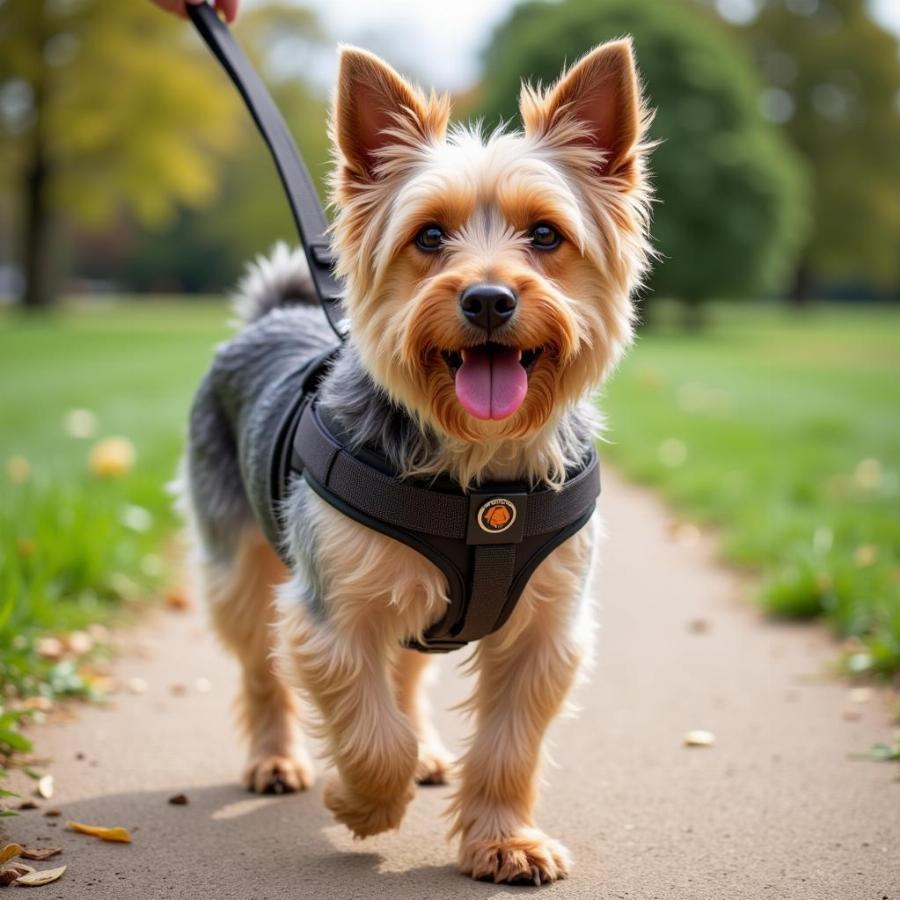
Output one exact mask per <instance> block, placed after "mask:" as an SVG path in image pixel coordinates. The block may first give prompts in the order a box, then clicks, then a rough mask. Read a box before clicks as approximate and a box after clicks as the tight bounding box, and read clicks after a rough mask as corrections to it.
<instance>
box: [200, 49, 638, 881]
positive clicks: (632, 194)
mask: <svg viewBox="0 0 900 900" xmlns="http://www.w3.org/2000/svg"><path fill="white" fill-rule="evenodd" d="M519 104H520V111H521V116H522V121H523V123H524V129H523V131H521V132H519V131H512V130H508V129H507V130H504V129H498V130H496V131H494V132H492V133H491V134H490V135H487V136H485V135H483V134H482V133H481V129H480V128H479V127H462V126H458V125H453V126H448V119H449V114H450V105H449V102H448V99H447V98H446V97H443V96H438V95H436V94H434V93H432V94H431V95H430V96H426V95H425V94H423V93H422V92H421V91H420V90H419V89H418V88H416V87H415V86H413V85H411V84H409V83H408V82H407V81H405V80H404V79H403V78H402V77H401V76H400V75H398V74H397V73H396V72H395V71H394V70H393V69H391V68H390V67H389V66H388V65H387V64H385V63H384V62H382V61H381V60H380V59H378V58H377V57H376V56H373V55H372V54H370V53H367V52H365V51H363V50H358V49H355V48H350V47H345V48H344V49H343V50H342V54H341V62H340V72H339V77H338V86H337V92H336V98H335V101H334V110H333V116H332V123H331V133H332V140H333V144H334V155H335V166H334V173H333V178H332V200H333V204H334V207H335V210H336V216H335V220H334V225H333V235H332V237H333V246H334V251H335V253H336V267H337V272H338V274H339V275H340V276H341V277H342V278H343V281H344V284H345V286H346V296H345V298H344V308H345V311H346V317H347V321H348V323H349V339H348V341H347V342H346V343H345V344H344V345H343V346H342V347H341V349H340V350H339V351H338V352H337V354H336V356H335V357H334V359H333V361H332V363H331V364H330V366H329V367H328V368H327V370H326V372H325V374H324V376H323V377H322V380H321V383H320V385H319V386H318V393H317V403H318V404H319V407H320V408H322V409H323V410H325V411H326V412H327V413H328V415H329V416H330V419H331V421H333V422H335V423H337V427H338V428H339V429H340V430H341V432H342V434H343V435H344V436H345V438H346V440H347V441H348V442H349V443H350V444H351V445H352V446H354V447H357V448H367V449H368V450H370V451H372V452H374V453H375V454H377V455H378V456H379V457H380V458H382V459H384V460H388V461H389V462H390V465H391V467H392V468H393V470H394V471H396V472H397V473H398V474H399V476H400V477H402V478H408V479H412V480H417V481H418V483H422V481H423V480H425V481H426V482H427V480H428V479H436V478H442V479H452V481H453V482H454V483H455V484H456V485H457V486H458V487H459V488H461V489H463V490H467V489H469V488H474V487H477V485H479V484H480V483H482V482H485V481H523V482H525V483H527V484H530V485H532V486H541V487H543V488H547V487H549V488H552V489H556V488H559V487H560V486H561V485H563V483H564V482H565V479H566V475H567V472H568V471H570V470H571V469H572V467H573V466H576V465H577V464H578V463H579V461H580V460H582V459H583V458H584V457H585V454H586V453H588V452H590V448H591V446H592V444H593V441H594V440H595V437H596V426H597V419H596V414H595V409H596V406H595V401H594V399H593V397H592V392H593V391H594V390H595V389H596V388H597V387H598V385H599V384H600V383H601V382H602V381H603V379H604V378H605V376H606V375H607V374H608V373H609V372H610V370H611V369H612V368H613V366H614V365H615V363H616V361H617V360H618V359H619V357H620V355H621V354H622V352H623V350H624V349H625V348H626V347H627V346H628V344H629V343H630V341H631V339H632V327H633V319H634V309H633V304H632V295H633V293H634V291H635V289H636V288H637V287H638V285H639V284H640V282H641V279H642V277H643V276H644V274H645V272H646V270H647V267H648V263H649V261H650V258H651V256H652V251H651V249H650V245H649V239H648V220H649V209H650V202H651V191H650V186H649V183H648V178H647V173H646V166H645V162H646V155H647V148H648V145H647V143H646V142H645V141H644V135H645V131H646V127H647V123H648V121H649V115H648V113H647V110H646V107H645V105H644V103H643V100H642V96H641V89H640V84H639V80H638V77H637V74H636V70H635V66H634V62H633V58H632V51H631V45H630V42H629V41H628V40H618V41H614V42H611V43H607V44H603V45H601V46H599V47H597V48H595V49H594V50H593V51H591V52H590V53H588V54H587V55H586V56H584V57H583V58H582V59H581V60H579V61H578V62H577V63H576V64H575V65H573V66H572V67H571V68H569V69H568V70H567V71H565V72H564V73H563V74H562V76H561V77H560V79H559V80H558V81H557V82H556V83H555V84H554V85H552V86H551V87H549V88H546V89H542V88H540V87H534V86H529V85H524V86H523V88H522V92H521V96H520V100H519ZM473 296H474V297H475V300H474V301H473V299H472V298H473ZM467 298H468V299H467ZM238 308H239V312H240V313H241V317H242V327H241V330H240V331H239V332H238V333H237V334H236V336H235V337H234V338H233V339H232V340H230V341H229V342H228V343H226V344H224V345H223V346H222V347H221V348H220V349H219V350H218V353H217V354H216V357H215V361H214V363H213V365H212V367H211V369H210V370H209V372H208V374H207V376H206V378H205V379H204V381H203V383H202V384H201V387H200V389H199V391H198V394H197V396H196V400H195V403H194V407H193V411H192V414H191V421H190V438H189V446H188V449H187V458H186V464H185V478H184V486H183V494H184V500H185V506H186V507H187V510H188V517H189V522H190V524H191V526H192V527H191V531H192V534H193V537H194V545H195V549H196V556H197V558H198V563H199V567H198V568H199V572H200V575H201V578H202V583H203V588H204V590H205V594H206V596H207V598H208V601H209V607H210V609H211V615H212V619H213V622H214V624H215V627H216V629H217V631H218V633H219V635H220V636H221V638H222V640H223V641H224V643H225V644H226V645H227V647H228V648H230V650H231V651H232V652H233V653H234V654H235V655H236V656H237V658H238V659H239V660H240V662H241V665H242V670H243V679H242V687H241V711H242V719H243V726H244V730H245V731H246V733H247V736H248V737H249V743H250V756H249V764H248V766H247V769H246V773H245V776H244V777H245V780H246V783H247V785H248V786H249V787H250V788H252V789H254V790H257V791H269V792H272V791H274V792H281V791H297V790H302V789H305V788H308V787H309V786H310V785H311V784H312V782H313V766H312V762H311V760H310V756H309V753H308V751H307V749H306V747H305V745H304V738H303V734H302V731H301V722H300V715H299V713H300V709H299V705H298V697H299V696H303V697H305V698H307V699H308V700H309V701H311V704H312V706H313V707H314V709H315V711H316V727H317V734H319V735H320V736H321V737H322V739H323V740H324V742H325V745H326V747H327V752H328V755H329V758H330V760H331V762H333V764H334V767H335V769H336V772H335V774H334V775H333V776H332V777H331V779H330V780H329V781H328V783H327V785H326V787H325V790H324V802H325V804H326V806H327V807H328V809H330V810H331V812H332V813H333V814H334V816H335V818H336V819H337V820H338V821H340V822H342V823H344V824H345V825H346V826H347V827H348V828H349V829H350V830H351V831H352V832H353V834H354V835H356V836H358V837H366V836H368V835H374V834H377V833H379V832H382V831H385V830H387V829H393V828H397V827H398V826H399V825H400V822H401V819H402V818H403V814H404V811H405V810H406V807H407V805H408V804H409V802H410V800H411V799H412V797H413V796H414V786H415V784H416V782H419V783H443V782H444V781H445V780H446V779H448V777H450V775H451V773H452V777H453V780H454V781H456V782H458V783H457V787H456V789H455V793H454V796H453V800H452V806H451V810H450V812H451V814H452V821H453V824H452V834H453V835H454V836H456V837H458V838H459V841H460V848H459V862H460V866H461V868H462V871H463V872H465V873H467V874H469V875H471V876H473V877H475V878H487V879H493V880H494V881H497V882H509V883H517V882H528V883H534V882H549V881H553V880H555V879H558V878H563V877H565V876H566V874H567V873H568V872H569V868H570V860H569V854H568V852H567V851H566V849H565V847H564V846H563V845H562V844H561V843H559V842H558V841H556V840H553V839H551V838H550V837H548V836H547V835H545V834H544V833H543V832H542V831H540V830H539V829H538V828H537V826H536V824H535V821H534V815H533V810H534V805H535V801H536V790H537V781H538V770H539V764H540V759H541V746H542V741H543V736H544V733H545V731H546V729H547V727H548V725H549V724H550V722H551V720H552V719H553V718H554V717H555V716H556V715H557V714H558V713H559V712H560V710H561V708H562V707H563V705H564V703H565V700H566V696H567V694H568V692H569V690H570V688H571V687H572V684H573V682H574V681H575V679H576V674H577V672H578V670H579V667H580V666H581V665H582V664H583V663H584V662H586V661H587V660H588V659H589V658H590V656H591V647H592V632H593V625H592V594H593V591H592V588H591V579H590V571H591V561H592V559H593V556H594V544H595V536H596V531H597V528H596V521H595V520H592V521H591V522H590V523H589V524H588V525H587V526H586V527H584V528H582V529H580V530H579V531H577V532H576V533H575V534H574V535H572V536H571V537H569V538H568V539H567V540H565V541H564V542H563V543H561V544H560V545H559V546H558V547H557V548H556V549H555V550H553V552H552V553H551V554H550V555H549V556H547V558H546V559H544V561H543V562H542V563H541V564H540V565H539V567H538V568H537V569H536V570H535V571H534V572H533V574H532V575H531V577H530V580H529V581H528V583H527V586H526V587H525V589H524V591H523V593H522V595H521V597H520V599H519V601H518V603H517V605H516V606H515V609H514V611H513V612H512V614H511V615H510V617H509V618H508V620H507V621H506V622H505V624H504V625H503V627H502V628H500V629H499V630H498V631H496V632H495V633H493V634H490V635H489V636H487V637H484V638H483V639H482V640H480V641H479V642H478V643H477V644H476V645H475V648H474V652H473V653H472V654H471V658H470V661H469V662H470V666H471V669H472V671H473V673H475V674H476V675H477V684H476V686H475V687H474V689H473V693H472V696H471V698H470V699H469V701H468V705H467V706H468V709H469V710H470V711H471V713H472V718H473V724H474V735H473V737H472V739H471V741H470V742H469V743H468V745H467V749H466V751H465V754H464V755H463V757H462V759H461V760H460V761H459V763H458V766H453V767H452V768H451V760H450V758H449V756H448V753H447V751H446V749H445V747H444V745H443V744H442V742H441V738H440V737H439V735H438V734H437V731H436V730H435V728H434V726H433V724H432V723H431V721H430V719H429V716H428V712H427V706H426V703H425V701H424V698H423V695H422V690H421V684H422V676H423V673H424V671H425V669H426V666H427V665H428V663H429V662H430V660H431V658H432V657H430V656H428V655H426V654H423V653H420V652H418V651H417V650H413V649H408V648H407V645H408V644H409V643H410V642H416V641H421V640H422V639H423V635H424V634H425V632H426V631H427V629H428V628H429V626H431V625H432V624H433V623H434V622H435V621H437V620H439V619H440V618H441V616H442V614H443V612H444V610H445V609H446V606H447V602H448V587H447V580H446V578H445V576H444V574H443V573H442V572H441V570H440V569H439V568H438V567H436V566H435V565H434V564H433V563H432V562H431V561H430V560H429V559H427V558H426V557H425V556H424V555H422V554H421V553H419V552H417V551H416V550H415V549H413V548H412V547H410V546H408V545H406V544H404V543H402V542H400V541H398V540H395V539H394V538H392V537H390V536H388V535H386V534H383V533H380V532H378V531H375V530H373V529H371V528H367V527H366V526H365V525H362V524H360V523H359V522H357V521H354V520H353V519H352V518H350V517H348V516H347V515H345V514H344V513H343V512H341V511H340V510H339V509H337V508H336V507H335V506H333V505H331V504H329V503H327V502H326V501H325V500H323V499H322V498H321V497H320V496H319V494H317V493H316V492H315V491H313V490H312V489H311V488H310V486H309V484H308V483H307V481H306V480H305V479H304V478H302V477H295V478H294V479H293V480H292V481H291V482H290V487H289V490H288V492H287V496H286V497H285V498H284V502H283V503H282V505H281V507H280V527H281V533H282V534H283V536H284V543H283V546H282V547H279V548H273V546H272V543H271V541H270V540H268V539H267V537H266V536H265V534H264V531H263V529H262V528H261V527H260V524H259V520H258V515H257V514H256V513H257V507H258V498H259V497H260V496H262V495H263V494H266V492H267V491H268V490H269V485H268V483H267V479H268V472H267V469H266V460H267V458H268V454H269V453H270V451H271V446H272V440H273V431H274V427H275V423H277V421H278V420H279V417H280V416H281V415H282V414H283V412H284V407H285V406H286V405H287V404H288V403H289V402H290V400H291V398H292V396H293V392H296V389H297V388H296V384H294V383H292V381H291V376H292V373H295V372H297V371H298V370H299V369H300V368H302V366H303V364H304V363H305V362H308V361H309V360H310V359H312V358H314V357H316V356H318V355H320V354H322V352H323V351H326V350H327V349H328V348H329V347H330V346H332V345H333V343H334V338H333V335H332V333H331V331H330V330H329V328H328V326H327V323H326V320H325V317H324V315H323V313H322V311H321V309H320V308H318V307H317V305H316V303H315V294H314V292H313V289H312V285H311V281H310V277H309V272H308V269H307V266H306V262H305V260H304V257H303V255H302V253H300V252H294V253H289V252H288V251H287V250H286V249H284V248H283V247H280V248H276V251H275V253H274V255H273V256H272V257H271V258H270V259H268V260H265V261H261V262H259V263H258V264H257V265H256V266H255V267H254V268H253V269H252V270H251V271H250V273H249V274H248V276H247V278H246V280H245V281H244V283H243V284H242V286H241V290H240V298H239V303H238ZM283 559H286V560H287V562H288V564H287V565H286V564H285V563H284V562H283V561H282V560H283Z"/></svg>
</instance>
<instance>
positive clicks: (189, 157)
mask: <svg viewBox="0 0 900 900" xmlns="http://www.w3.org/2000/svg"><path fill="white" fill-rule="evenodd" d="M235 122H236V106H235V104H234V103H233V100H232V98H231V97H230V96H229V95H227V94H225V93H224V92H223V91H221V90H220V89H219V86H218V85H217V83H216V81H215V80H214V72H213V70H212V69H211V68H210V66H209V60H208V59H207V58H206V57H205V56H201V55H200V53H199V52H198V49H197V46H196V44H193V45H192V44H190V43H188V42H187V40H186V34H185V30H184V26H183V24H182V23H179V22H178V21H177V20H176V19H174V18H173V17H171V16H166V15H163V14H162V13H161V12H160V11H159V10H158V9H155V8H154V7H152V6H151V5H150V4H149V3H144V2H133V0H129V2H121V0H63V2H50V0H4V2H2V3H0V135H2V143H3V145H4V151H3V163H4V168H3V176H2V179H3V182H2V184H0V187H2V189H3V190H4V191H6V192H7V193H9V192H13V193H15V192H16V191H17V192H18V207H19V208H18V215H19V217H20V219H21V223H22V224H21V229H20V238H19V240H20V243H21V245H22V256H23V268H24V273H25V278H26V284H27V287H26V292H25V297H24V302H25V305H26V306H29V307H42V306H46V305H47V304H49V303H50V302H51V301H52V299H53V295H54V287H55V285H54V278H53V275H54V268H55V267H54V263H53V260H54V252H53V228H54V225H55V223H56V222H57V221H58V220H59V218H60V217H63V216H64V217H65V218H66V219H67V220H72V221H76V222H80V223H85V224H90V225H99V224H102V223H103V222H107V221H110V220H111V219H112V218H113V217H114V216H115V215H116V214H117V213H119V212H120V210H121V209H122V208H126V209H128V210H130V211H131V212H132V213H133V215H134V216H136V217H137V218H138V219H139V220H140V221H143V222H148V223H160V222H162V221H164V220H165V219H167V218H168V217H170V216H171V215H172V213H173V211H174V209H175V205H176V204H178V203H185V204H198V203H202V202H205V201H208V200H209V199H210V197H211V196H212V195H213V193H214V191H215V188H216V177H215V164H214V163H215V157H216V156H217V155H218V154H220V153H222V152H223V151H225V150H227V148H228V147H229V146H231V144H232V143H233V141H234V139H235V136H236V129H235Z"/></svg>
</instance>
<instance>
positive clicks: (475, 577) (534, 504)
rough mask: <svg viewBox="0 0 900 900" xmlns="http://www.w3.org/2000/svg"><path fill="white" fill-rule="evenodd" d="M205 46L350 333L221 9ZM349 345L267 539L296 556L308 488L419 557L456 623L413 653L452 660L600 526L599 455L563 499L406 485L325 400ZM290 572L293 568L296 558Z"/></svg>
mask: <svg viewBox="0 0 900 900" xmlns="http://www.w3.org/2000/svg"><path fill="white" fill-rule="evenodd" d="M187 10H188V12H189V14H190V16H191V19H192V20H193V22H194V24H195V25H196V26H197V29H198V31H199V32H200V34H201V36H202V37H203V39H204V40H205V41H206V43H207V44H208V45H209V47H210V48H211V49H212V51H213V53H214V54H215V55H216V57H217V58H218V60H219V61H220V62H221V63H222V65H223V66H224V68H225V70H226V72H227V73H228V75H229V76H230V78H231V79H232V81H233V82H234V84H235V85H236V86H237V88H238V90H239V91H240V93H241V96H242V97H243V98H244V101H245V103H246V104H247V106H248V108H249V110H250V112H251V114H252V116H253V119H254V121H255V122H256V124H257V126H258V128H259V130H260V132H261V133H262V135H263V137H264V139H265V140H266V143H267V144H268V146H269V149H270V151H271V152H272V156H273V158H274V160H275V163H276V166H277V168H278V171H279V174H280V175H281V179H282V183H283V184H284V187H285V191H286V193H287V195H288V199H289V201H290V204H291V209H292V211H293V213H294V219H295V222H296V224H297V228H298V231H299V232H300V238H301V243H302V245H303V247H304V249H305V252H306V256H307V260H308V261H309V267H310V271H311V273H312V276H313V282H314V284H315V286H316V292H317V294H318V295H319V298H320V300H321V302H322V307H323V309H324V310H325V314H326V316H327V318H328V321H329V324H330V325H331V327H332V329H333V330H334V332H335V334H336V335H337V336H338V338H339V339H340V340H341V341H343V340H344V337H345V335H344V333H343V331H342V329H341V328H340V327H339V326H338V319H339V304H340V291H339V286H338V285H337V283H336V282H335V280H334V275H333V273H332V272H331V256H330V251H329V249H328V242H327V239H326V237H325V219H324V216H323V215H322V211H321V207H320V206H319V203H318V197H317V195H316V192H315V188H314V187H313V186H312V183H311V181H310V179H309V174H308V173H307V171H306V167H305V166H304V165H303V161H302V159H301V158H300V156H299V154H298V153H297V149H296V146H295V145H294V143H293V140H292V139H291V137H290V132H289V131H288V129H287V126H286V125H285V123H284V120H283V119H282V118H281V115H280V114H279V112H278V110H277V108H276V107H275V105H274V103H273V102H272V99H271V97H270V96H269V95H268V93H267V92H266V89H265V87H264V86H263V84H262V82H261V81H260V80H259V78H258V76H257V75H256V73H255V72H254V71H253V68H252V67H251V66H250V63H249V62H248V61H247V59H246V57H245V56H244V55H243V53H242V52H241V50H240V48H239V47H238V46H237V44H236V43H235V42H234V40H233V39H232V37H231V35H230V32H229V31H228V28H227V26H226V25H225V24H224V23H223V22H222V21H221V20H220V19H219V17H218V16H217V15H216V13H215V11H214V10H213V9H212V7H210V6H208V5H206V4H202V5H199V6H193V5H190V4H189V5H188V6H187ZM339 347H340V345H337V346H336V347H334V348H331V349H329V350H328V351H327V352H326V353H323V354H322V355H320V356H319V357H317V358H315V359H313V360H312V361H310V362H309V363H307V364H306V365H305V366H304V367H303V369H302V370H301V371H300V372H297V373H295V374H294V375H293V376H292V377H291V384H292V385H293V384H296V385H297V390H296V392H295V393H294V394H293V397H294V400H293V404H292V405H290V406H289V408H288V409H287V411H286V412H285V414H284V416H283V418H282V420H281V423H280V425H279V427H278V430H277V436H276V439H275V441H274V445H273V451H272V454H271V458H270V465H269V475H270V481H269V492H268V498H267V499H268V500H269V503H267V504H266V508H265V509H263V510H259V511H258V512H259V514H260V519H261V520H262V521H261V524H262V525H263V529H264V530H265V532H266V534H267V535H268V537H269V540H270V541H271V542H272V544H273V546H274V547H275V548H276V549H277V550H278V552H279V553H280V554H281V555H282V557H283V558H284V557H285V551H284V541H283V535H282V534H281V530H280V526H279V523H280V521H281V516H280V508H281V503H282V501H283V500H284V499H285V498H286V497H287V491H288V487H289V485H290V483H291V481H292V479H294V478H296V477H298V476H299V477H302V478H303V479H304V480H305V481H306V483H307V484H308V485H309V486H310V488H311V489H312V490H313V491H315V492H316V494H318V495H319V496H320V497H321V498H322V499H323V500H325V501H326V502H327V503H329V504H330V505H332V506H334V507H335V508H336V509H338V510H340V511H341V512H342V513H344V514H345V515H346V516H349V517H350V518H351V519H353V520H355V521H357V522H359V523H360V524H362V525H365V526H367V527H368V528H372V529H373V530H375V531H378V532H380V533H382V534H386V535H388V536H389V537H391V538H394V539H395V540H398V541H400V542H401V543H403V544H406V545H407V546H408V547H412V548H413V549H414V550H416V551H418V552H419V553H421V554H422V555H423V556H424V557H426V558H427V559H429V560H430V561H431V562H432V563H434V564H435V565H436V566H437V567H438V568H439V569H440V570H441V572H442V573H443V574H444V576H445V577H446V579H447V591H448V596H449V599H450V603H449V606H448V608H447V611H446V613H445V614H444V616H443V617H442V618H441V619H440V621H438V622H436V623H435V624H434V625H432V626H431V627H430V628H429V629H428V630H427V631H426V633H425V635H424V636H423V640H422V641H421V642H410V643H409V646H410V647H413V648H415V649H417V650H422V651H426V652H447V651H449V650H455V649H457V648H459V647H463V646H465V645H466V644H467V643H468V642H470V641H477V640H479V639H480V638H483V637H486V636H487V635H489V634H491V633H492V632H494V631H496V630H497V629H498V628H500V627H502V626H503V624H504V623H505V622H506V620H507V619H508V618H509V616H510V614H511V613H512V611H513V609H515V605H516V602H517V601H518V599H519V597H520V596H521V594H522V591H523V590H524V588H525V585H526V584H527V583H528V579H529V578H530V577H531V575H532V573H533V572H534V570H535V569H536V568H537V567H538V565H539V564H540V563H541V562H542V561H543V560H544V559H545V558H546V557H547V556H548V555H549V554H550V553H551V552H552V551H553V550H554V549H555V548H556V547H558V546H559V545H560V544H561V543H563V541H565V540H566V539H567V538H569V537H571V536H572V535H573V534H575V532H577V531H578V530H579V529H580V528H582V527H583V526H584V525H585V524H586V523H587V521H588V520H589V519H590V517H591V514H592V513H593V511H594V507H595V504H596V500H597V496H598V495H599V493H600V472H599V465H598V461H597V455H596V453H595V451H594V450H593V449H591V450H590V451H589V452H588V454H587V455H586V457H585V458H584V459H583V460H582V461H581V463H580V465H579V466H577V467H576V468H575V469H574V470H573V471H570V472H567V473H566V476H567V477H566V480H565V483H564V484H563V486H562V487H561V488H559V489H558V490H553V489H550V488H534V487H530V486H529V485H527V484H525V483H523V482H490V483H487V484H483V485H481V486H479V487H478V489H477V490H472V491H464V490H463V489H462V488H461V487H460V486H459V485H458V484H456V482H454V481H452V480H451V479H450V478H448V477H438V478H433V479H428V480H425V479H413V478H401V477H400V476H399V475H398V473H397V472H395V471H393V470H392V469H391V467H390V466H389V464H388V463H387V461H386V460H385V459H384V458H383V457H382V456H381V455H379V454H378V453H377V452H376V451H375V450H373V449H371V448H366V447H363V448H361V449H358V450H354V451H352V452H351V451H350V450H349V449H348V446H349V444H350V442H349V440H348V436H347V435H345V434H342V433H341V431H340V429H339V428H338V427H336V424H335V423H334V422H333V421H331V420H330V419H329V417H328V415H327V412H326V411H325V410H324V409H322V408H321V407H320V406H319V405H318V404H317V402H316V389H317V387H318V385H319V383H320V382H321V379H322V377H323V374H324V373H325V371H326V370H327V367H328V364H329V363H330V361H331V360H332V359H333V358H334V356H335V354H336V353H337V351H338V350H339ZM285 562H286V563H288V564H290V560H288V559H286V558H285Z"/></svg>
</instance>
